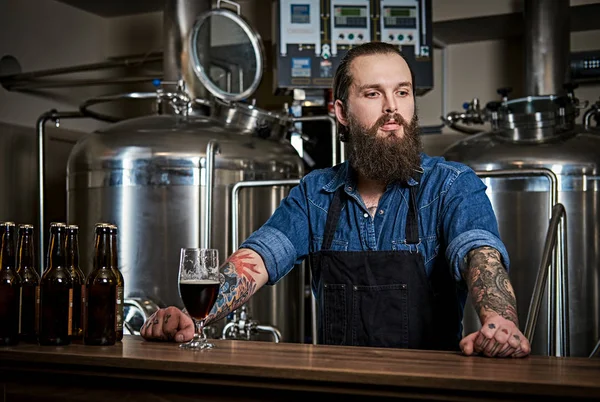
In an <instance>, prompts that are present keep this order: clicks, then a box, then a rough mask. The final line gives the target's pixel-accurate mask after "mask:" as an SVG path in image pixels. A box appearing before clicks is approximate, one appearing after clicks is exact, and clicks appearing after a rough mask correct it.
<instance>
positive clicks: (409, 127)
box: [335, 54, 422, 183]
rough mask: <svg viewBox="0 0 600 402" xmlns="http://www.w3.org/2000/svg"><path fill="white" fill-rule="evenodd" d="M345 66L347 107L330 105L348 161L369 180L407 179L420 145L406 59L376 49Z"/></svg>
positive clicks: (413, 168) (391, 180)
mask: <svg viewBox="0 0 600 402" xmlns="http://www.w3.org/2000/svg"><path fill="white" fill-rule="evenodd" d="M350 71H351V75H352V78H353V82H352V85H351V87H350V89H349V95H348V100H347V109H346V110H344V109H343V105H342V103H341V101H339V100H337V101H336V105H335V109H336V116H337V117H338V120H339V121H340V123H341V124H343V125H345V126H346V127H347V129H348V136H349V147H348V159H349V162H350V164H351V165H352V166H353V167H354V168H355V169H356V170H357V171H358V172H359V173H360V174H362V175H363V176H364V177H366V178H368V179H370V180H376V181H379V182H383V183H390V182H394V181H403V182H406V181H407V180H408V179H409V178H410V177H411V176H413V174H414V171H415V169H418V168H419V166H420V151H421V149H422V146H421V139H420V136H419V132H418V122H417V116H416V115H415V113H414V110H415V104H414V98H413V92H412V91H413V89H412V82H411V75H410V70H409V68H408V65H407V64H406V62H405V61H404V59H402V57H400V56H399V55H397V54H379V55H371V56H360V57H358V58H356V59H355V60H354V61H353V62H352V64H351V66H350Z"/></svg>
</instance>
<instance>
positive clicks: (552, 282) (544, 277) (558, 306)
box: [475, 168, 570, 356]
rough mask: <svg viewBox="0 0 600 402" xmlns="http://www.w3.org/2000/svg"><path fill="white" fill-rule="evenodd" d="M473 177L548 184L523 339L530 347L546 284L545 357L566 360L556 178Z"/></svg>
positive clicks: (525, 174)
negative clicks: (539, 252)
mask: <svg viewBox="0 0 600 402" xmlns="http://www.w3.org/2000/svg"><path fill="white" fill-rule="evenodd" d="M475 173H476V174H477V175H478V176H479V177H480V178H484V177H485V178H498V177H512V178H529V177H532V176H533V177H535V176H543V177H546V178H547V179H548V180H549V181H550V197H549V205H548V207H549V219H550V224H549V228H548V232H547V235H546V242H545V244H544V249H543V251H542V261H541V264H540V267H539V270H538V275H537V278H536V283H535V286H534V291H533V294H532V296H531V301H530V305H529V311H528V315H527V321H526V323H525V330H524V335H525V336H526V337H527V339H529V342H531V343H533V336H534V332H535V325H536V323H537V318H538V315H539V309H540V305H541V302H542V297H543V293H544V292H543V290H544V287H545V286H546V284H547V285H548V305H547V306H548V329H547V331H548V355H549V356H569V354H570V352H569V343H570V339H569V338H570V335H569V318H568V315H569V301H568V289H569V288H568V275H567V273H568V254H567V221H566V219H567V217H566V211H565V208H564V206H563V205H562V204H559V203H558V179H557V177H556V174H555V173H554V172H553V171H552V170H550V169H546V168H531V169H498V170H490V171H485V170H480V171H476V172H475Z"/></svg>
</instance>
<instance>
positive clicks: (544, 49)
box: [524, 0, 570, 96]
mask: <svg viewBox="0 0 600 402" xmlns="http://www.w3.org/2000/svg"><path fill="white" fill-rule="evenodd" d="M524 17H525V88H526V91H527V95H530V96H535V95H563V94H565V89H564V88H563V85H564V84H565V82H567V81H568V80H569V73H568V72H569V56H570V27H569V0H526V1H525V4H524Z"/></svg>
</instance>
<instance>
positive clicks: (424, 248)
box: [392, 235, 440, 265]
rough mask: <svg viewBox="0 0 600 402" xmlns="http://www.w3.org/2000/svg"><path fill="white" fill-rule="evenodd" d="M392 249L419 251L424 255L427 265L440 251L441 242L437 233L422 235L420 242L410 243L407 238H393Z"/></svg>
mask: <svg viewBox="0 0 600 402" xmlns="http://www.w3.org/2000/svg"><path fill="white" fill-rule="evenodd" d="M392 250H394V251H409V252H411V253H415V252H417V251H418V252H419V253H421V255H422V256H423V260H424V261H425V265H427V264H429V263H430V262H431V261H433V260H434V259H435V258H436V257H437V256H438V253H439V252H440V243H439V241H438V237H437V236H436V235H433V236H426V237H420V238H419V243H418V244H408V243H406V239H398V240H392Z"/></svg>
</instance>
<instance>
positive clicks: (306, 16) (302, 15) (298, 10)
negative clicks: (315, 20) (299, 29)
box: [290, 4, 310, 24]
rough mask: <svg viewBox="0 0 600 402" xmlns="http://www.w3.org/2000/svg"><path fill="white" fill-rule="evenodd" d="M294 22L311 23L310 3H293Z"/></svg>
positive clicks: (292, 14)
mask: <svg viewBox="0 0 600 402" xmlns="http://www.w3.org/2000/svg"><path fill="white" fill-rule="evenodd" d="M291 11H292V12H291V13H290V15H291V17H292V18H291V19H292V21H291V22H292V24H310V4H292V10H291Z"/></svg>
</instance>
